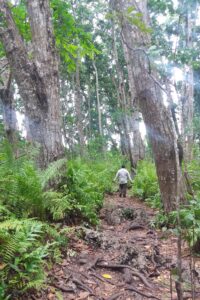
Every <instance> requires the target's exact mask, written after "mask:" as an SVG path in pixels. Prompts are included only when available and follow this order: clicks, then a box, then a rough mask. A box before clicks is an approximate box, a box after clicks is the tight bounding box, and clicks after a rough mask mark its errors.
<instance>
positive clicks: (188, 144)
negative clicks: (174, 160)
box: [181, 3, 196, 161]
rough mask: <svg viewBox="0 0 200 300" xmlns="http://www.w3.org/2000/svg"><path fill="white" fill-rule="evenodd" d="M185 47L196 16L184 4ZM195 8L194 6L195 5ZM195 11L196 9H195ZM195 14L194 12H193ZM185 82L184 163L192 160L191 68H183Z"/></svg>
mask: <svg viewBox="0 0 200 300" xmlns="http://www.w3.org/2000/svg"><path fill="white" fill-rule="evenodd" d="M185 5H186V13H185V47H186V49H190V50H191V49H192V48H193V37H192V35H193V27H194V25H195V22H196V16H193V15H192V14H193V13H191V12H190V11H191V8H190V4H189V3H185ZM195 6H196V4H195ZM195 9H196V7H195ZM195 14H196V12H195ZM184 69H185V70H184V74H185V81H184V83H183V88H182V97H181V104H182V134H183V149H184V157H185V160H186V161H190V160H191V159H192V148H193V115H194V105H193V102H194V76H193V67H192V66H191V65H186V66H185V68H184Z"/></svg>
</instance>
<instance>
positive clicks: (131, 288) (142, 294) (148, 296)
mask: <svg viewBox="0 0 200 300" xmlns="http://www.w3.org/2000/svg"><path fill="white" fill-rule="evenodd" d="M125 290H127V291H132V292H135V293H137V294H139V295H141V296H143V297H146V298H153V299H157V300H160V299H159V298H157V297H155V296H153V295H147V294H145V293H143V292H141V291H138V290H137V289H136V288H134V287H132V286H127V287H126V288H125Z"/></svg>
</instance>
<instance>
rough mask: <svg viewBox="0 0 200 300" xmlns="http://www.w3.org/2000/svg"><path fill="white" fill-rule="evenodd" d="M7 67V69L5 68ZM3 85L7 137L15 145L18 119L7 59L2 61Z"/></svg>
mask: <svg viewBox="0 0 200 300" xmlns="http://www.w3.org/2000/svg"><path fill="white" fill-rule="evenodd" d="M5 65H6V67H4V66H5ZM0 69H1V70H2V72H1V83H0V98H1V102H2V110H3V122H4V129H5V132H6V137H7V139H8V141H9V142H10V143H11V144H12V145H13V147H14V149H15V144H16V142H17V118H16V112H15V105H14V104H15V103H14V91H13V86H12V74H11V70H10V69H9V66H8V61H7V59H6V58H3V59H1V61H0Z"/></svg>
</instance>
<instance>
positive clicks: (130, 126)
mask: <svg viewBox="0 0 200 300" xmlns="http://www.w3.org/2000/svg"><path fill="white" fill-rule="evenodd" d="M112 35H113V57H114V61H115V65H116V72H117V77H118V86H116V88H117V97H118V105H119V107H120V109H121V110H122V122H121V123H122V126H123V134H124V138H123V143H124V145H125V147H126V149H127V150H126V152H127V154H128V157H129V159H130V162H131V167H132V168H133V169H135V168H136V166H137V163H138V161H139V160H140V159H143V158H144V152H145V150H144V143H143V141H142V138H141V134H140V129H139V112H137V111H134V112H133V113H132V106H131V103H130V102H131V101H128V100H129V98H131V99H134V97H135V87H134V82H133V81H132V80H129V89H130V90H131V97H130V96H129V95H127V92H126V89H125V79H124V74H123V70H122V68H121V67H120V64H119V58H118V50H117V46H116V37H115V28H114V24H113V27H112ZM129 79H130V78H129Z"/></svg>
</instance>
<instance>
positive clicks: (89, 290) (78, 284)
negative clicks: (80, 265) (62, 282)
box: [72, 278, 95, 296]
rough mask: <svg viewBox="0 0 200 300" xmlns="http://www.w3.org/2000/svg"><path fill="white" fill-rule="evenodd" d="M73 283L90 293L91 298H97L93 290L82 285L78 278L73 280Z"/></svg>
mask: <svg viewBox="0 0 200 300" xmlns="http://www.w3.org/2000/svg"><path fill="white" fill-rule="evenodd" d="M72 282H73V283H75V284H76V285H77V286H78V287H79V288H81V289H82V290H84V291H87V292H89V293H90V295H91V296H95V293H94V292H93V291H92V289H91V288H89V287H88V286H87V285H85V284H84V283H82V282H81V281H80V280H78V279H76V278H72Z"/></svg>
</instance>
